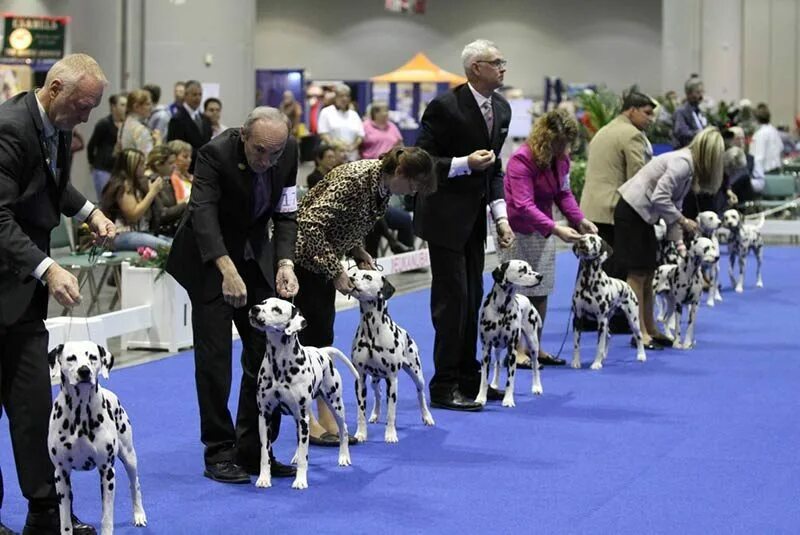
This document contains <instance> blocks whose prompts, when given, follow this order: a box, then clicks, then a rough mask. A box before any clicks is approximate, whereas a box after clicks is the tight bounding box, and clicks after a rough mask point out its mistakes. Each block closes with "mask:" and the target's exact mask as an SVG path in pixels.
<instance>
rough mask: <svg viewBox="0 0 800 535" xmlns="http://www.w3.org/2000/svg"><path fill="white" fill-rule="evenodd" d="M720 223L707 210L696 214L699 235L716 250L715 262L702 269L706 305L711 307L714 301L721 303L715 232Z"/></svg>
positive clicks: (717, 246) (714, 213)
mask: <svg viewBox="0 0 800 535" xmlns="http://www.w3.org/2000/svg"><path fill="white" fill-rule="evenodd" d="M721 223H722V220H720V218H719V216H718V215H717V214H716V212H712V211H711V210H707V211H705V212H700V213H699V214H697V226H698V227H699V228H700V235H701V236H702V237H704V238H708V239H709V240H711V243H712V244H714V247H715V248H716V250H717V261H716V262H714V263H713V264H712V265H710V266H708V267H707V268H704V269H703V274H704V276H705V279H706V282H707V283H708V299H707V300H706V305H708V306H710V307H713V306H714V304H715V302H716V301H722V294H721V293H720V291H719V238H718V237H717V231H718V230H719V226H720V224H721Z"/></svg>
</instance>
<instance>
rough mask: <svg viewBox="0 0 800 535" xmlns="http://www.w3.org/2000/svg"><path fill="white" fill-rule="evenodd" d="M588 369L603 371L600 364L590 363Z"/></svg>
mask: <svg viewBox="0 0 800 535" xmlns="http://www.w3.org/2000/svg"><path fill="white" fill-rule="evenodd" d="M590 368H592V369H593V370H601V369H603V363H602V362H592V365H591V366H590Z"/></svg>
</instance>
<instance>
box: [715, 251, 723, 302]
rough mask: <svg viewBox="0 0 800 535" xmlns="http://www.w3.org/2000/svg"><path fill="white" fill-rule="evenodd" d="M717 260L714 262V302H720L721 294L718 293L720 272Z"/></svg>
mask: <svg viewBox="0 0 800 535" xmlns="http://www.w3.org/2000/svg"><path fill="white" fill-rule="evenodd" d="M719 264H720V262H719V260H717V261H716V262H714V300H715V301H722V292H721V291H720V286H721V285H720V282H719V274H720V273H721V272H722V270H721V269H720V267H719Z"/></svg>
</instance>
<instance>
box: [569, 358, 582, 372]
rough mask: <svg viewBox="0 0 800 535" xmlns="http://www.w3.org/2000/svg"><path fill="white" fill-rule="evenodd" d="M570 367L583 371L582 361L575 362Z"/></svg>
mask: <svg viewBox="0 0 800 535" xmlns="http://www.w3.org/2000/svg"><path fill="white" fill-rule="evenodd" d="M570 366H572V367H573V368H574V369H576V370H580V369H581V361H579V360H573V361H572V364H570Z"/></svg>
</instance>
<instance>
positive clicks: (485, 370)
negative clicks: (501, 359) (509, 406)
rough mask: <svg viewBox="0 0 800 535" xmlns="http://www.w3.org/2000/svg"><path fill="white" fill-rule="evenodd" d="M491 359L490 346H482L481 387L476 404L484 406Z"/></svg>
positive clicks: (486, 344) (487, 390)
mask: <svg viewBox="0 0 800 535" xmlns="http://www.w3.org/2000/svg"><path fill="white" fill-rule="evenodd" d="M491 358H492V346H491V345H490V344H488V343H484V344H483V360H482V362H481V386H480V388H479V389H478V396H477V397H476V398H475V402H476V403H480V404H481V405H486V396H487V394H488V392H489V377H488V376H489V361H490V360H491Z"/></svg>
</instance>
